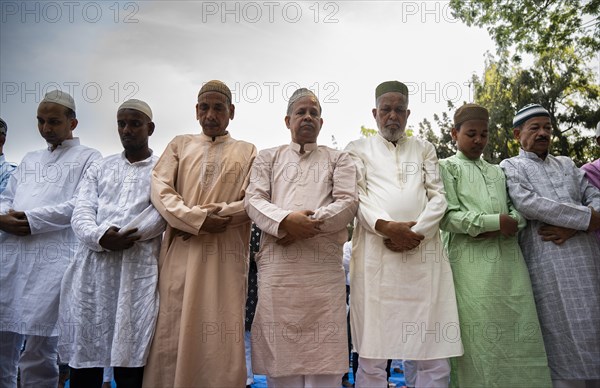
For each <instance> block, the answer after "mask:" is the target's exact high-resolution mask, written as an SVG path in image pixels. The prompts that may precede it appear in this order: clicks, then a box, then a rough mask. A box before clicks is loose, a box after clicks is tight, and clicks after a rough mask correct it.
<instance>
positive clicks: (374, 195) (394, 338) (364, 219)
mask: <svg viewBox="0 0 600 388" xmlns="http://www.w3.org/2000/svg"><path fill="white" fill-rule="evenodd" d="M375 98H376V106H377V107H376V108H374V109H373V117H374V118H375V120H376V121H377V127H378V129H379V132H378V134H377V135H375V136H373V137H369V138H364V139H359V140H356V141H353V142H351V143H350V144H348V146H347V147H346V151H348V152H349V153H350V155H351V156H352V157H353V159H354V160H355V163H356V166H357V170H358V174H359V177H358V193H359V200H360V202H359V207H358V213H357V218H358V222H357V223H356V229H355V231H354V234H353V237H352V259H351V262H350V289H351V290H352V296H351V298H350V300H351V305H350V327H351V330H352V341H353V344H354V346H355V349H356V351H357V352H358V354H359V355H360V357H359V363H358V364H359V368H358V373H357V378H356V386H357V387H376V386H379V387H385V386H387V379H386V371H385V368H386V363H387V360H388V359H405V360H416V368H417V378H416V386H417V387H446V386H448V379H449V375H450V366H449V364H448V360H447V358H448V357H454V356H460V355H462V354H463V347H462V342H461V340H460V333H459V326H458V312H457V308H456V297H455V294H454V283H453V280H452V271H451V268H450V263H449V262H448V260H447V259H445V257H444V255H443V251H442V249H443V248H442V244H441V242H440V236H439V222H440V220H441V219H442V217H443V216H444V212H445V210H446V206H447V203H446V199H445V197H444V186H443V183H442V181H441V179H440V174H439V165H438V159H437V156H436V152H435V149H434V147H433V145H432V144H431V143H429V142H427V141H426V140H423V139H418V138H415V137H408V136H407V135H406V133H405V128H406V121H407V119H408V116H409V115H410V110H409V109H408V88H407V87H406V85H405V84H403V83H401V82H398V81H388V82H384V83H382V84H380V85H379V86H378V87H377V88H376V90H375Z"/></svg>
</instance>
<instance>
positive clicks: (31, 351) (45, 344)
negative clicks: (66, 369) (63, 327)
mask: <svg viewBox="0 0 600 388" xmlns="http://www.w3.org/2000/svg"><path fill="white" fill-rule="evenodd" d="M24 340H27V342H26V343H25V350H23V352H22V353H21V347H22V345H23V341H24ZM0 348H1V349H2V351H1V352H0V371H1V373H2V376H1V377H0V384H1V385H0V387H1V388H15V387H16V386H17V367H20V369H21V387H22V388H29V387H36V388H37V387H40V388H46V387H52V388H56V386H57V385H58V363H57V357H58V337H42V336H36V335H27V336H26V335H22V334H17V333H13V332H10V331H3V332H0Z"/></svg>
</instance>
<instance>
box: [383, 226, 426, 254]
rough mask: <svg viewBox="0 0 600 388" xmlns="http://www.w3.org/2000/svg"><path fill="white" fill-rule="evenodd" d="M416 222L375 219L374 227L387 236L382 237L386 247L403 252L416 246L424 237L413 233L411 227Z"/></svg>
mask: <svg viewBox="0 0 600 388" xmlns="http://www.w3.org/2000/svg"><path fill="white" fill-rule="evenodd" d="M416 224H417V223H416V222H415V221H410V222H395V221H383V220H377V223H376V224H375V229H376V230H377V231H379V232H381V233H382V234H384V235H386V236H387V237H388V238H387V239H384V244H385V246H386V247H387V248H388V249H390V250H392V251H394V252H405V251H410V250H412V249H415V248H416V247H418V246H419V244H421V241H422V240H423V239H424V238H425V236H423V235H422V234H420V233H415V232H413V230H412V229H411V228H412V227H413V226H415V225H416ZM386 240H389V241H386Z"/></svg>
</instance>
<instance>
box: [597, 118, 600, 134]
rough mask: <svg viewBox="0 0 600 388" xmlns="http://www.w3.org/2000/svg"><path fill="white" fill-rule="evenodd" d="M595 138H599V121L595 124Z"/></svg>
mask: <svg viewBox="0 0 600 388" xmlns="http://www.w3.org/2000/svg"><path fill="white" fill-rule="evenodd" d="M596 137H600V121H598V124H596Z"/></svg>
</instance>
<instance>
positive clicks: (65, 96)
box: [40, 90, 75, 112]
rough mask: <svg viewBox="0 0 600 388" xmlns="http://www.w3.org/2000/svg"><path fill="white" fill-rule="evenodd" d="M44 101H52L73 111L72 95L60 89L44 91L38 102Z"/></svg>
mask: <svg viewBox="0 0 600 388" xmlns="http://www.w3.org/2000/svg"><path fill="white" fill-rule="evenodd" d="M44 102H52V103H54V104H59V105H62V106H66V107H67V108H69V109H71V110H72V111H73V112H75V100H73V97H71V95H70V94H69V93H67V92H63V91H62V90H53V91H51V92H48V93H46V95H45V96H44V99H43V100H42V101H41V102H40V104H41V103H44Z"/></svg>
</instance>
